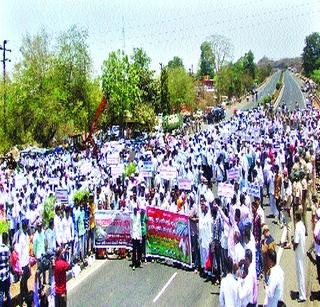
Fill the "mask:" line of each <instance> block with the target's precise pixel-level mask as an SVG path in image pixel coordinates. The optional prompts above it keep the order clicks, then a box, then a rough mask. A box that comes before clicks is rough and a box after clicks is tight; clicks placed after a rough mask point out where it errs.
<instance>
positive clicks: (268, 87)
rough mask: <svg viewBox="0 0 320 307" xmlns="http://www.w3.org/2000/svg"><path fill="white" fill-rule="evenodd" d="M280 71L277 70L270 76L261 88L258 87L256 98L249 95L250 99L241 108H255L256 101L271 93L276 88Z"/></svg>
mask: <svg viewBox="0 0 320 307" xmlns="http://www.w3.org/2000/svg"><path fill="white" fill-rule="evenodd" d="M280 75H281V71H280V70H278V71H276V72H275V73H274V74H273V75H272V76H271V77H270V80H268V82H267V83H265V84H264V85H263V86H262V87H261V88H259V89H258V100H256V99H252V96H250V98H249V99H250V101H249V102H248V103H246V104H245V106H244V107H243V109H250V108H255V107H257V105H258V102H260V101H261V100H262V99H263V97H265V96H267V95H270V96H271V95H272V94H273V92H274V91H275V89H276V84H277V82H278V81H279V79H280Z"/></svg>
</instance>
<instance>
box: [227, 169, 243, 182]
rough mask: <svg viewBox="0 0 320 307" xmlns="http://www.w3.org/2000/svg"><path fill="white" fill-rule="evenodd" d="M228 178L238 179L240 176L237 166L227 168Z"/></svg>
mask: <svg viewBox="0 0 320 307" xmlns="http://www.w3.org/2000/svg"><path fill="white" fill-rule="evenodd" d="M227 177H228V180H238V179H239V177H240V172H239V168H238V167H233V168H231V169H228V170H227Z"/></svg>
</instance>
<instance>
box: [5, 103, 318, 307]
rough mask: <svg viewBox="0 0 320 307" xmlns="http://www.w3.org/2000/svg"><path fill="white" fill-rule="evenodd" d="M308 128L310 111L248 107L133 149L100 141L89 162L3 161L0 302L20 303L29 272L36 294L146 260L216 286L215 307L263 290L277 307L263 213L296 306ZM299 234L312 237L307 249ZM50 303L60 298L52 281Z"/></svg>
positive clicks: (310, 139) (312, 154) (59, 155)
mask: <svg viewBox="0 0 320 307" xmlns="http://www.w3.org/2000/svg"><path fill="white" fill-rule="evenodd" d="M319 119H320V112H319V110H316V109H313V108H311V107H310V108H307V109H295V110H293V111H290V112H289V111H287V110H284V109H279V110H277V111H276V112H274V113H273V112H269V110H268V109H266V108H262V107H258V108H255V109H251V110H247V111H240V110H239V111H237V112H236V114H235V115H234V116H233V117H231V118H230V119H228V120H224V121H222V122H219V123H217V124H214V125H206V124H205V123H203V122H200V121H197V122H195V123H192V124H190V127H189V128H190V129H189V130H185V131H184V133H174V134H169V133H167V134H165V133H159V134H157V135H155V136H149V137H148V138H147V140H146V141H145V142H144V143H141V144H133V143H130V142H127V141H126V140H122V139H121V140H119V141H110V142H105V143H103V142H101V143H99V151H98V154H97V155H96V156H94V155H93V154H92V151H90V149H87V150H84V151H76V150H74V149H70V148H59V149H58V150H47V151H43V152H41V153H39V152H33V151H32V150H30V151H29V152H28V153H26V154H24V155H20V159H19V161H18V166H17V168H16V169H14V170H10V169H9V168H8V166H7V164H6V162H5V161H4V162H3V163H2V164H1V172H0V206H1V215H0V217H1V221H4V222H6V223H7V224H6V225H7V227H8V229H7V232H6V231H3V235H2V240H3V241H2V242H3V244H2V245H1V255H6V256H1V257H3V260H1V261H0V264H1V263H3V262H5V260H4V258H5V257H9V258H10V268H7V267H5V266H1V280H2V281H5V280H9V282H8V284H7V286H6V287H2V289H1V291H2V292H1V299H2V302H3V300H4V299H6V300H7V302H9V301H10V281H11V283H16V282H19V283H20V300H21V305H22V303H23V302H27V304H28V300H29V297H28V294H29V291H30V290H31V289H29V288H28V283H27V281H28V279H29V278H30V276H31V275H32V274H33V273H32V272H31V271H32V270H31V271H30V267H33V266H36V267H37V270H36V281H35V283H36V284H37V289H38V288H39V289H41V288H42V287H44V285H46V284H50V285H52V284H54V283H60V279H59V278H60V276H61V272H60V273H59V274H60V275H59V274H58V273H57V266H58V265H59V268H61V271H63V272H68V271H69V272H72V274H73V275H74V274H76V272H75V269H74V268H75V267H76V266H77V265H78V264H79V263H82V264H83V265H87V264H88V256H89V255H91V254H93V253H95V254H96V256H97V257H104V256H108V255H110V254H117V255H118V256H119V257H129V259H131V269H132V270H135V269H136V268H138V267H140V266H142V265H143V263H144V262H150V261H154V260H156V261H161V262H164V263H167V264H168V265H173V266H177V267H179V268H180V269H185V270H193V271H194V272H196V273H197V274H199V276H200V277H201V278H204V279H206V280H209V281H211V282H212V283H213V284H215V285H219V286H220V294H219V301H220V305H221V306H256V304H257V296H258V293H257V291H258V287H257V284H258V281H263V282H265V287H266V290H265V302H264V303H265V305H266V306H277V304H278V303H279V302H282V300H283V283H284V282H285V276H284V272H283V270H282V268H281V267H280V266H279V264H278V263H277V255H276V246H277V245H278V242H276V241H275V240H274V238H273V236H272V234H271V233H270V229H269V227H268V224H266V221H265V220H266V216H265V209H266V207H267V206H268V207H269V206H270V210H271V215H270V216H269V217H270V218H272V219H273V221H274V223H276V224H277V225H278V227H280V228H283V229H286V232H285V239H284V240H283V241H282V242H281V245H282V247H283V248H286V249H293V250H292V253H295V256H296V257H295V259H296V263H295V267H296V269H297V272H298V274H297V289H298V290H299V299H298V300H299V301H301V302H303V301H305V300H306V285H305V271H304V266H305V264H304V259H305V257H306V253H307V252H308V253H309V254H312V253H315V258H316V266H317V272H318V281H319V282H320V249H319V248H320V203H319V197H318V196H317V185H316V183H317V178H318V176H319V173H318V172H319V153H320V143H319V137H320V124H319ZM307 210H311V212H312V220H311V221H310V220H308V219H307V215H306V212H307ZM307 225H309V227H306V226H307ZM307 229H312V233H307ZM306 235H308V236H312V237H314V240H313V241H314V244H313V245H312V246H311V247H309V246H305V236H306ZM4 244H5V246H8V247H9V248H7V249H6V248H5V247H4ZM57 248H58V250H57ZM9 255H10V256H9ZM1 259H2V258H1ZM136 273H137V274H139V272H136ZM64 274H65V273H64ZM62 275H63V274H62ZM3 276H4V277H3ZM64 276H65V275H64ZM196 276H197V275H195V277H194V278H197V277H196ZM64 278H65V277H64ZM59 291H60V292H59ZM55 295H56V296H57V297H58V298H59V299H60V300H63V299H64V298H65V297H66V296H64V295H66V289H65V288H63V282H62V289H60V288H59V289H58V291H57V286H56V293H55ZM38 299H39V300H40V299H41V291H39V298H38Z"/></svg>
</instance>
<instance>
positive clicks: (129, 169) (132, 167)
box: [124, 162, 137, 177]
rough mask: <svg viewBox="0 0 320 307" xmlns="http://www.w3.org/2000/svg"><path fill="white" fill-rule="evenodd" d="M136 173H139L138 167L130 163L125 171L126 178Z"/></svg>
mask: <svg viewBox="0 0 320 307" xmlns="http://www.w3.org/2000/svg"><path fill="white" fill-rule="evenodd" d="M136 171H137V166H136V165H135V164H134V163H132V162H130V163H128V165H127V166H126V168H125V170H124V175H125V177H129V176H130V175H132V174H134V173H135V172H136Z"/></svg>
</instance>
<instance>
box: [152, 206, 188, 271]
mask: <svg viewBox="0 0 320 307" xmlns="http://www.w3.org/2000/svg"><path fill="white" fill-rule="evenodd" d="M147 232H148V234H147V246H146V255H147V256H149V257H156V258H163V259H170V260H172V261H175V262H177V263H180V264H181V265H184V266H186V267H192V253H191V237H190V222H189V217H188V216H187V215H184V214H178V213H173V212H169V211H166V210H161V209H158V208H155V207H147Z"/></svg>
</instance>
